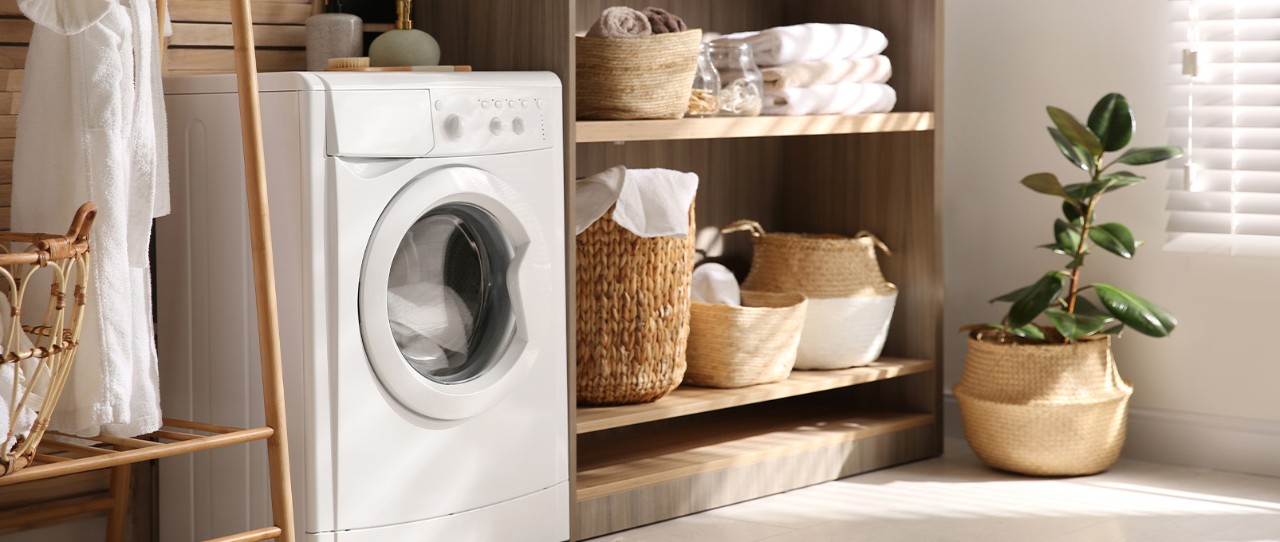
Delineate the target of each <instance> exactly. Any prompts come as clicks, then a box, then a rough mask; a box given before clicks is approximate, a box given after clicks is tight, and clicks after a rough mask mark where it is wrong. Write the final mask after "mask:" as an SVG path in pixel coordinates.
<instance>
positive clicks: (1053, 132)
mask: <svg viewBox="0 0 1280 542" xmlns="http://www.w3.org/2000/svg"><path fill="white" fill-rule="evenodd" d="M1049 136H1050V137H1052V138H1053V142H1054V143H1055V144H1056V145H1058V151H1060V152H1062V155H1063V156H1065V157H1067V160H1068V161H1069V162H1071V163H1072V164H1075V166H1076V167H1078V168H1080V169H1083V170H1085V171H1093V157H1091V156H1089V152H1088V151H1086V150H1084V149H1082V148H1080V147H1079V146H1077V145H1076V144H1075V143H1073V142H1072V141H1071V140H1070V139H1068V138H1067V136H1065V135H1063V134H1062V131H1061V130H1058V129H1057V128H1049Z"/></svg>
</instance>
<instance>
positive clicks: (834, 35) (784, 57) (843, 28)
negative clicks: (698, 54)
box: [712, 23, 889, 66]
mask: <svg viewBox="0 0 1280 542" xmlns="http://www.w3.org/2000/svg"><path fill="white" fill-rule="evenodd" d="M712 43H713V44H716V45H740V44H743V43H745V44H748V45H750V46H751V49H752V52H753V53H755V59H756V64H759V65H760V66H780V65H783V64H790V63H792V62H804V61H808V60H839V59H847V58H865V57H869V56H874V55H878V54H880V53H882V52H884V49H885V47H888V46H889V39H888V38H886V37H885V36H884V33H883V32H880V31H879V30H876V29H874V28H867V27H865V26H859V25H856V24H823V23H807V24H798V25H792V26H779V27H775V28H770V29H767V30H761V31H759V32H739V33H737V34H729V35H727V36H724V37H721V38H720V39H718V40H715V41H713V42H712Z"/></svg>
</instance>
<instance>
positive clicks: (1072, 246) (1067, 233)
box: [1053, 218, 1080, 254]
mask: <svg viewBox="0 0 1280 542" xmlns="http://www.w3.org/2000/svg"><path fill="white" fill-rule="evenodd" d="M1053 238H1054V240H1055V241H1057V243H1058V248H1059V249H1061V250H1063V251H1065V252H1067V253H1068V254H1075V253H1076V251H1077V250H1079V248H1080V230H1079V229H1078V228H1076V227H1075V226H1072V225H1071V224H1070V223H1068V222H1067V221H1066V220H1063V219H1061V218H1059V219H1057V220H1054V221H1053Z"/></svg>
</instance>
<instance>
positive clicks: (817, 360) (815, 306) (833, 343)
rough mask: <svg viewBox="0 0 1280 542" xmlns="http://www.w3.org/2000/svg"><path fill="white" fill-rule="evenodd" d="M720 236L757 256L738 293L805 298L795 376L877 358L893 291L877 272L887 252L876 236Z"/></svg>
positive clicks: (748, 224) (739, 225) (746, 223)
mask: <svg viewBox="0 0 1280 542" xmlns="http://www.w3.org/2000/svg"><path fill="white" fill-rule="evenodd" d="M722 231H724V232H726V233H728V232H734V231H747V232H750V233H751V242H752V245H753V247H754V249H755V252H754V254H753V255H752V258H751V271H750V272H749V273H748V274H747V278H746V280H745V281H743V283H742V288H743V289H744V290H755V291H763V292H789V293H798V294H802V295H804V296H805V297H806V298H808V300H809V301H808V308H807V309H806V315H805V324H804V332H803V333H802V334H801V337H800V347H799V349H798V353H797V356H796V364H795V368H796V369H844V368H848V367H857V366H861V365H866V364H869V363H871V362H873V361H875V360H876V359H877V358H879V357H880V352H881V350H882V349H883V348H884V343H885V338H886V337H887V336H888V333H889V321H890V319H892V317H893V308H894V305H895V303H896V301H897V298H898V288H897V287H896V286H894V285H893V284H890V283H889V282H888V281H886V280H885V278H884V275H883V274H882V273H881V272H880V264H879V262H878V261H877V260H876V249H877V248H878V249H880V250H883V251H884V252H885V253H888V248H887V247H885V246H884V243H882V242H880V240H879V239H877V238H876V237H875V236H874V235H872V234H870V233H867V232H861V233H859V234H858V235H856V236H854V237H844V236H840V235H813V234H798V233H765V231H764V228H763V227H761V226H760V224H759V223H757V222H754V221H750V220H740V221H737V222H734V223H732V224H729V225H728V226H725V228H724V229H723V230H722Z"/></svg>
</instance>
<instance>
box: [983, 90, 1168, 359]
mask: <svg viewBox="0 0 1280 542" xmlns="http://www.w3.org/2000/svg"><path fill="white" fill-rule="evenodd" d="M1047 109H1048V112H1049V118H1050V119H1051V120H1052V121H1053V126H1051V127H1049V135H1050V136H1051V137H1052V138H1053V142H1054V144H1055V145H1057V147H1058V150H1059V151H1061V152H1062V155H1063V156H1064V157H1066V159H1067V161H1069V162H1071V164H1072V165H1074V166H1075V167H1077V168H1079V169H1080V170H1082V171H1083V172H1084V173H1085V174H1086V175H1087V176H1088V181H1087V182H1080V183H1073V184H1067V185H1063V184H1062V183H1061V182H1059V181H1058V177H1057V176H1055V175H1054V174H1052V173H1034V174H1031V175H1028V176H1027V177H1026V178H1024V179H1022V185H1023V186H1026V187H1027V188H1030V189H1031V190H1034V191H1036V192H1039V193H1041V194H1045V195H1048V196H1052V197H1055V198H1059V199H1061V200H1062V216H1061V217H1059V218H1058V219H1056V220H1055V221H1054V223H1053V242H1051V243H1048V244H1045V245H1041V248H1046V249H1049V250H1052V251H1053V252H1055V253H1057V254H1061V255H1063V256H1066V257H1067V263H1066V265H1065V266H1064V267H1063V268H1061V269H1055V270H1052V271H1049V272H1047V273H1045V274H1044V275H1043V276H1042V277H1040V279H1039V280H1037V281H1036V282H1035V283H1034V284H1031V285H1030V286H1026V287H1023V288H1019V289H1017V290H1014V291H1012V292H1009V293H1007V294H1004V295H1002V296H1000V297H997V298H995V299H993V300H991V302H992V303H996V302H1008V303H1012V305H1011V306H1010V307H1009V312H1008V313H1007V314H1006V315H1005V317H1004V319H1003V320H1002V321H1001V322H1000V323H998V324H980V325H977V326H969V327H968V328H967V329H983V328H996V329H999V330H1002V331H1004V332H1006V333H1010V334H1012V335H1016V336H1018V337H1021V340H1023V341H1026V342H1033V343H1051V342H1065V343H1070V342H1072V341H1077V340H1081V339H1086V338H1088V337H1094V336H1097V335H1103V334H1105V335H1118V334H1120V332H1121V331H1123V330H1124V329H1126V328H1132V329H1133V330H1134V331H1137V332H1139V333H1142V334H1144V335H1149V336H1152V337H1164V336H1166V335H1168V334H1169V333H1170V332H1172V331H1173V328H1174V327H1175V326H1176V325H1177V320H1176V319H1175V318H1174V316H1173V315H1172V314H1170V313H1169V311H1167V310H1165V309H1163V308H1161V307H1160V306H1159V305H1156V304H1155V303H1152V302H1150V301H1147V300H1146V299H1143V298H1141V297H1139V296H1138V295H1136V294H1133V293H1131V292H1129V291H1127V290H1124V289H1122V288H1119V287H1117V286H1113V285H1111V284H1104V283H1094V284H1089V285H1085V284H1084V283H1083V280H1082V271H1083V269H1084V264H1085V260H1086V259H1087V258H1088V256H1089V255H1090V254H1091V249H1092V248H1093V247H1097V248H1100V249H1102V250H1105V251H1106V252H1109V253H1111V254H1114V255H1116V256H1119V257H1121V258H1124V259H1126V260H1127V259H1131V258H1133V257H1134V255H1135V254H1136V253H1137V251H1138V247H1139V246H1140V245H1141V244H1142V243H1141V242H1139V241H1136V240H1135V239H1134V236H1133V232H1131V231H1130V230H1129V228H1128V227H1126V226H1125V225H1123V224H1120V223H1118V222H1103V223H1099V222H1098V215H1097V213H1098V207H1099V204H1100V203H1101V201H1102V199H1103V198H1104V197H1106V196H1107V195H1108V194H1110V193H1112V192H1115V191H1116V190H1120V189H1123V188H1126V187H1129V186H1133V185H1135V184H1138V183H1140V182H1142V181H1143V180H1144V179H1145V178H1144V177H1142V176H1141V175H1138V174H1136V173H1133V172H1132V171H1127V170H1122V169H1121V167H1122V166H1142V165H1147V164H1155V163H1159V162H1164V161H1166V160H1171V159H1174V158H1178V157H1180V156H1182V150H1181V149H1179V148H1178V147H1171V146H1165V147H1133V148H1129V149H1127V150H1125V147H1126V146H1127V145H1128V144H1129V142H1130V141H1131V140H1132V139H1133V134H1134V130H1135V128H1136V126H1135V123H1134V118H1133V110H1132V109H1131V108H1130V107H1129V102H1128V100H1126V99H1125V97H1124V96H1121V95H1120V94H1115V93H1112V94H1108V95H1106V96H1104V97H1103V98H1102V99H1101V100H1099V101H1098V103H1097V105H1095V106H1094V108H1093V111H1092V112H1091V113H1090V114H1089V119H1088V123H1087V124H1082V123H1081V122H1080V121H1079V120H1077V119H1076V118H1075V117H1073V116H1072V115H1071V114H1070V113H1068V112H1066V111H1063V110H1062V109H1059V108H1057V107H1052V106H1050V107H1048V108H1047ZM1120 151H1123V152H1120ZM1108 153H1119V154H1118V155H1115V154H1108ZM1115 170H1118V171H1115ZM1090 294H1092V297H1094V298H1096V301H1097V302H1096V303H1095V301H1094V299H1091V298H1090V297H1091V296H1090ZM1042 316H1043V317H1044V318H1043V319H1042V318H1041V317H1042ZM1043 320H1047V321H1048V323H1049V324H1051V326H1043V325H1040V324H1038V321H1043Z"/></svg>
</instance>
